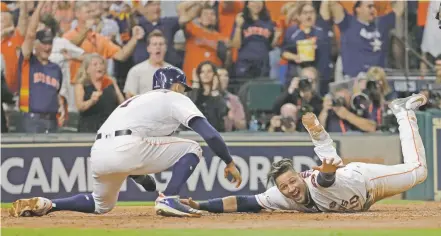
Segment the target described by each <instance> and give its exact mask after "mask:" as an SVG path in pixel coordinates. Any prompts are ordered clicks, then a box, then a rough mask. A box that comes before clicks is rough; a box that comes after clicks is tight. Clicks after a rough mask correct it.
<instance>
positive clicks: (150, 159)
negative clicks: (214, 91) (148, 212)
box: [9, 67, 242, 217]
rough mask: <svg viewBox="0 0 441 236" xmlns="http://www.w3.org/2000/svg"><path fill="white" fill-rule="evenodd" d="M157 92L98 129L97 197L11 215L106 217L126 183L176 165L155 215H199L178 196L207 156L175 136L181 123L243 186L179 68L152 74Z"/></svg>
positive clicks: (41, 201) (94, 159) (37, 201)
mask: <svg viewBox="0 0 441 236" xmlns="http://www.w3.org/2000/svg"><path fill="white" fill-rule="evenodd" d="M153 89H154V90H153V91H151V92H148V93H146V94H143V95H138V96H135V97H133V98H131V99H129V100H127V101H125V102H124V103H123V104H121V105H120V106H119V107H118V108H116V109H115V111H113V113H112V114H111V115H110V116H109V118H108V119H107V120H106V122H105V123H104V124H103V125H102V127H101V128H100V129H99V130H98V134H97V136H96V140H95V143H94V144H93V146H92V149H91V156H90V162H91V169H92V175H93V192H92V194H79V195H76V196H73V197H70V198H63V199H53V200H49V199H46V198H43V197H35V198H30V199H20V200H17V201H15V202H14V203H13V204H12V208H11V209H9V213H10V215H11V216H15V217H20V216H42V215H46V214H48V213H51V212H54V211H77V212H84V213H96V214H104V213H107V212H109V211H111V210H112V209H113V207H114V206H115V204H116V201H117V199H118V193H119V190H120V188H121V185H122V183H123V182H124V180H125V179H126V178H127V177H128V176H132V177H135V179H136V178H137V177H139V176H144V175H146V174H153V173H158V172H161V171H164V170H167V169H168V168H169V167H172V166H173V172H172V177H171V179H170V181H169V183H168V185H167V188H166V189H165V191H164V192H163V193H162V194H160V196H159V197H158V199H157V200H156V204H155V210H156V213H157V214H159V215H163V216H188V217H199V216H200V215H201V212H200V211H199V210H195V209H192V208H191V207H189V206H187V205H184V204H182V203H180V201H179V197H178V196H177V195H178V193H179V191H180V189H181V187H182V186H183V185H184V183H185V182H186V181H187V179H188V178H189V177H190V175H191V174H192V173H193V171H194V169H195V168H196V166H197V164H198V163H199V159H200V158H201V157H202V149H201V147H200V146H199V144H198V143H197V142H194V141H191V140H186V139H181V138H177V137H172V136H170V135H172V134H173V133H174V131H176V130H177V129H178V127H179V126H180V125H181V124H183V125H185V126H187V127H189V128H191V129H192V130H194V131H195V132H196V133H198V134H199V135H200V136H201V137H202V138H203V139H204V140H205V142H206V143H207V144H208V146H209V147H210V148H211V149H212V150H213V152H214V153H216V155H217V156H219V157H220V158H221V159H222V160H223V161H224V162H225V163H226V164H227V165H226V167H225V177H227V176H228V175H229V174H231V175H232V176H233V180H232V182H233V183H236V187H239V185H240V184H241V182H242V177H241V176H240V173H239V171H238V170H237V168H236V166H235V164H234V162H233V160H232V157H231V155H230V153H229V151H228V148H227V146H226V144H225V142H224V141H223V139H222V137H221V136H220V134H219V133H218V132H217V131H216V130H215V129H214V128H213V127H212V126H211V125H210V124H209V123H208V121H207V120H206V119H205V117H204V115H202V113H201V112H200V111H199V109H198V108H197V107H196V106H195V105H194V103H193V102H192V101H191V100H190V99H189V98H188V97H186V96H185V95H183V93H184V92H185V91H188V90H190V89H191V88H190V87H189V86H188V85H187V83H186V76H185V74H184V73H183V72H182V71H181V70H180V69H177V68H174V67H167V68H161V69H158V70H157V71H156V73H155V74H154V75H153ZM153 183H154V182H153Z"/></svg>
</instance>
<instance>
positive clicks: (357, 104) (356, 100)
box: [351, 93, 371, 116]
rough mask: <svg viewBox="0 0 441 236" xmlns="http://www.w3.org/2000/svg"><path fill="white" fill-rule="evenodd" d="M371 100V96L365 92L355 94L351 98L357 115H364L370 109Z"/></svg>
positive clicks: (352, 106)
mask: <svg viewBox="0 0 441 236" xmlns="http://www.w3.org/2000/svg"><path fill="white" fill-rule="evenodd" d="M370 105H371V101H370V99H369V96H368V95H366V94H364V93H358V94H354V95H353V96H352V98H351V109H352V110H353V111H354V112H355V114H356V115H357V116H363V115H364V114H366V113H367V112H368V110H369V106H370Z"/></svg>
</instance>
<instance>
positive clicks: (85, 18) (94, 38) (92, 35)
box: [63, 2, 144, 82]
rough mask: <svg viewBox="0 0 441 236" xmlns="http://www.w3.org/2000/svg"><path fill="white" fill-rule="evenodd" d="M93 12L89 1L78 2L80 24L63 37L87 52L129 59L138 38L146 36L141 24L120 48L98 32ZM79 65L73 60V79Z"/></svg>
mask: <svg viewBox="0 0 441 236" xmlns="http://www.w3.org/2000/svg"><path fill="white" fill-rule="evenodd" d="M93 14H94V12H93V10H92V9H90V3H89V2H76V3H75V15H76V17H77V20H78V25H77V27H76V28H75V29H72V30H70V31H69V32H67V33H65V34H64V35H63V37H64V38H67V39H69V40H70V41H71V42H72V43H73V44H75V45H77V46H79V47H81V48H82V49H83V50H84V51H85V52H86V53H98V54H99V55H101V56H102V57H104V58H105V59H110V58H112V59H115V60H118V61H125V60H127V58H129V57H130V56H131V55H132V53H133V50H134V49H135V46H136V43H137V42H138V39H142V38H144V30H143V29H142V28H141V27H139V26H135V27H133V29H132V34H133V37H132V38H131V39H130V41H129V42H128V43H127V44H126V45H125V46H124V47H123V48H120V47H119V46H117V45H116V44H114V43H113V42H112V41H111V40H110V39H109V38H107V37H105V36H103V35H101V34H99V33H98V32H97V27H98V25H97V23H98V22H97V19H96V18H95V17H94V15H93ZM79 66H80V63H78V62H76V61H72V62H71V67H70V72H71V79H74V78H75V75H76V72H77V70H78V67H79ZM72 82H74V81H72Z"/></svg>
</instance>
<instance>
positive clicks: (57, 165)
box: [1, 141, 339, 202]
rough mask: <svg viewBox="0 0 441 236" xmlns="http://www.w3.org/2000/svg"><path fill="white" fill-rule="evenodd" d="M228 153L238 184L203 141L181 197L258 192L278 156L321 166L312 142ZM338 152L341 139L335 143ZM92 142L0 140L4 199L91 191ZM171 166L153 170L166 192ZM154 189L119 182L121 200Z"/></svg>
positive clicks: (144, 197)
mask: <svg viewBox="0 0 441 236" xmlns="http://www.w3.org/2000/svg"><path fill="white" fill-rule="evenodd" d="M227 144H228V146H229V147H230V151H231V154H232V155H233V157H234V160H235V163H236V164H237V166H238V167H239V170H240V172H241V173H242V178H243V182H242V185H241V186H240V187H239V188H238V189H236V188H235V187H234V184H231V183H229V182H228V180H226V179H224V177H223V175H224V174H223V169H224V167H225V164H224V163H223V162H222V160H221V159H220V158H218V157H216V156H214V154H213V153H212V151H211V150H210V148H208V147H207V146H206V145H205V144H204V143H201V146H202V148H203V151H204V152H203V155H204V159H203V160H202V161H201V162H200V163H199V165H198V166H197V168H196V169H195V171H194V173H193V174H192V176H190V178H189V180H188V181H187V183H186V184H185V185H184V187H183V189H182V191H181V193H180V195H181V197H192V198H194V199H196V200H202V199H207V198H213V197H223V196H227V195H231V194H234V195H247V194H257V193H261V192H263V191H265V189H266V186H267V185H266V182H267V178H266V175H267V173H268V171H269V170H270V167H271V164H272V163H273V162H274V161H278V160H280V159H282V158H290V159H293V161H294V165H295V169H296V170H297V171H304V170H308V169H311V167H312V166H315V165H318V164H319V159H318V157H316V155H315V154H314V147H313V145H312V143H311V142H305V141H293V142H229V143H227ZM335 146H336V147H337V151H338V149H339V143H338V142H336V143H335ZM90 147H91V144H90V143H32V144H2V148H1V151H2V155H1V178H2V186H1V191H2V192H1V194H2V195H1V196H2V199H1V200H2V202H11V201H14V200H16V199H18V198H28V197H34V196H44V197H48V198H59V197H67V196H71V195H73V194H77V193H85V192H92V175H91V170H90V165H89V153H90ZM171 175H172V172H171V168H170V169H168V170H165V171H163V172H161V173H157V174H154V177H155V179H156V181H157V189H158V190H164V189H165V186H166V184H167V182H168V180H169V179H170V178H171ZM156 197H157V193H149V192H145V191H143V189H142V187H141V186H139V185H137V184H135V183H134V182H133V181H132V180H131V179H128V180H127V181H125V182H124V183H123V185H122V186H121V192H120V195H119V201H153V200H155V199H156Z"/></svg>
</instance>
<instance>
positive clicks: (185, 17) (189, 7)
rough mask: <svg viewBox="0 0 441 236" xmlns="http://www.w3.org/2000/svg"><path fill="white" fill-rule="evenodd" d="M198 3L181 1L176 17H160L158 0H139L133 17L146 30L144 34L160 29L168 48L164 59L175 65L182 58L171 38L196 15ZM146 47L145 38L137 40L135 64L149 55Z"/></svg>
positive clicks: (198, 7) (198, 8) (134, 56)
mask: <svg viewBox="0 0 441 236" xmlns="http://www.w3.org/2000/svg"><path fill="white" fill-rule="evenodd" d="M200 5H201V3H200V2H197V1H182V2H181V3H179V5H178V7H177V12H178V16H177V17H161V2H160V1H157V0H153V1H140V2H139V3H138V4H137V6H136V8H135V9H136V12H137V13H138V14H137V16H136V17H135V18H136V21H137V24H138V25H139V26H141V27H142V28H143V29H144V31H145V32H146V35H149V34H150V33H151V32H152V31H153V30H155V29H158V30H160V31H161V32H162V34H164V36H165V39H166V40H167V49H168V50H167V54H166V56H165V60H166V61H168V62H169V63H171V64H172V65H175V66H176V65H178V64H180V63H181V60H182V58H180V57H179V54H177V53H176V51H175V49H174V47H173V38H174V36H175V34H176V32H177V31H178V30H179V29H181V28H182V27H184V26H185V24H186V23H188V22H190V21H191V20H193V19H194V18H195V17H196V16H197V14H198V11H199V10H200ZM146 47H147V45H146V40H145V39H144V40H139V41H138V43H137V45H136V50H135V53H134V54H133V62H134V64H135V65H136V64H138V63H141V62H143V61H145V60H146V59H147V58H148V57H149V54H148V52H146V50H145V48H146Z"/></svg>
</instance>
